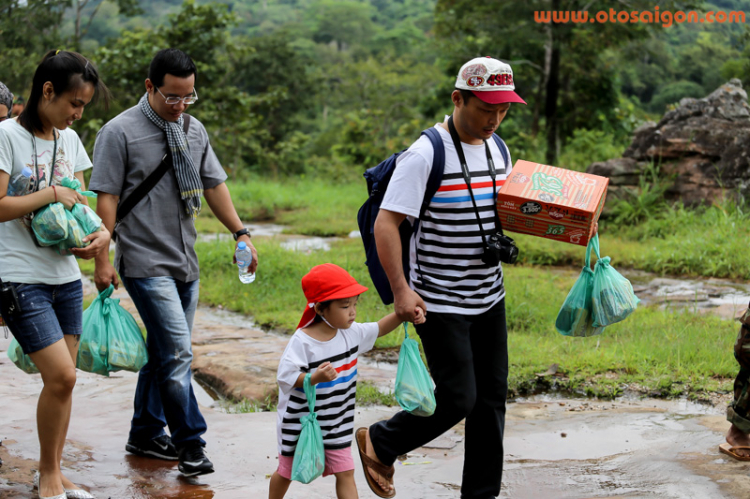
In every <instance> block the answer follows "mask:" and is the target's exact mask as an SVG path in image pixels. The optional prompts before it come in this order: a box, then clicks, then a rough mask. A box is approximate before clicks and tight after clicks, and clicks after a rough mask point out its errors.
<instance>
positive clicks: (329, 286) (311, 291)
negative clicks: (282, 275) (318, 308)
mask: <svg viewBox="0 0 750 499" xmlns="http://www.w3.org/2000/svg"><path fill="white" fill-rule="evenodd" d="M302 291H303V292H304V293H305V298H307V308H306V309H305V312H304V313H303V314H302V319H300V321H299V324H298V325H297V329H300V328H303V327H307V326H309V325H310V323H311V322H312V321H313V319H315V308H314V307H315V304H316V303H320V302H324V301H328V300H342V299H344V298H352V297H354V296H357V295H361V294H362V293H364V292H365V291H367V288H366V287H364V286H362V285H361V284H360V283H358V282H357V280H356V279H354V278H353V277H352V276H351V275H349V272H347V271H346V270H344V269H342V268H341V267H339V266H338V265H334V264H332V263H324V264H322V265H316V266H315V267H313V268H312V269H310V272H308V273H307V274H306V275H305V276H304V277H303V278H302Z"/></svg>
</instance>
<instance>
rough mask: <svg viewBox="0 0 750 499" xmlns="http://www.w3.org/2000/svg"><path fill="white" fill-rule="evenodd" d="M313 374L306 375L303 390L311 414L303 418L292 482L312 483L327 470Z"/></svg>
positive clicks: (295, 453) (295, 454)
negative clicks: (316, 407)
mask: <svg viewBox="0 0 750 499" xmlns="http://www.w3.org/2000/svg"><path fill="white" fill-rule="evenodd" d="M311 376H312V374H310V373H307V374H306V375H305V381H304V383H303V388H304V390H305V397H307V406H308V408H309V410H310V413H309V414H307V415H306V416H302V418H301V419H300V422H301V423H302V432H301V433H300V434H299V440H297V447H296V448H295V449H294V461H293V462H292V480H296V481H298V482H302V483H310V482H312V481H313V480H315V479H316V478H318V477H319V476H320V475H322V474H323V469H325V449H324V448H323V432H322V431H321V430H320V423H318V414H317V413H316V412H315V387H314V386H312V385H311V384H310V377H311Z"/></svg>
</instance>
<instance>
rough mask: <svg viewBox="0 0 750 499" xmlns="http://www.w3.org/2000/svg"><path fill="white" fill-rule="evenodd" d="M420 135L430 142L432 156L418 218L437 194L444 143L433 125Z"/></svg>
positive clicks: (442, 163) (440, 177)
mask: <svg viewBox="0 0 750 499" xmlns="http://www.w3.org/2000/svg"><path fill="white" fill-rule="evenodd" d="M422 135H426V136H427V138H428V139H430V142H431V143H432V149H433V156H432V169H431V170H430V176H429V178H428V179H427V188H426V189H425V192H424V200H422V207H421V208H420V209H419V218H422V215H424V212H425V210H426V209H427V207H428V206H429V205H430V201H432V198H433V197H435V194H437V191H438V189H440V184H441V183H442V181H443V171H444V170H445V145H443V138H442V137H441V136H440V132H438V131H437V130H436V129H435V127H431V128H428V129H427V130H425V131H424V132H422ZM418 223H419V221H417V223H415V224H414V225H415V228H414V231H415V232H416V226H417V224H418Z"/></svg>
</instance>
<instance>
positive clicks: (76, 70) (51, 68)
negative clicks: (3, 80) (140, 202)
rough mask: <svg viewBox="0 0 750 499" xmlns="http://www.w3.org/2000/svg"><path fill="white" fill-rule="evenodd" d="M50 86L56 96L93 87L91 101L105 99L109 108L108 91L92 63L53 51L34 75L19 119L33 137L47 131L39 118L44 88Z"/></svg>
mask: <svg viewBox="0 0 750 499" xmlns="http://www.w3.org/2000/svg"><path fill="white" fill-rule="evenodd" d="M47 82H50V83H52V88H53V89H54V91H55V95H56V96H60V95H62V94H64V93H65V92H67V91H68V90H70V89H71V88H76V87H80V86H81V85H83V84H84V83H91V84H92V85H93V86H94V98H93V99H92V100H93V101H97V100H99V98H103V99H104V104H105V106H109V97H110V96H109V90H108V89H107V86H106V85H105V84H104V82H103V81H102V80H101V79H100V78H99V71H98V70H97V69H96V66H94V63H93V62H91V61H89V60H88V59H86V58H85V57H83V56H82V55H81V54H79V53H77V52H70V51H67V50H50V51H49V52H47V54H46V55H45V56H44V58H43V59H42V62H41V63H40V64H39V66H37V68H36V72H34V79H33V81H32V83H31V94H30V95H29V100H28V102H27V103H26V107H25V108H24V109H23V111H22V112H21V114H20V115H19V116H18V122H19V123H20V124H21V125H22V126H23V127H24V128H25V129H26V130H28V131H29V132H30V133H32V134H33V133H34V131H35V130H36V131H38V132H43V131H44V129H43V126H42V119H41V118H40V117H39V101H41V100H42V96H43V93H44V92H43V91H44V84H45V83H47Z"/></svg>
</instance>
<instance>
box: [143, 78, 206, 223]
mask: <svg viewBox="0 0 750 499" xmlns="http://www.w3.org/2000/svg"><path fill="white" fill-rule="evenodd" d="M138 105H139V106H140V108H141V111H143V114H145V115H146V117H147V118H148V119H149V120H151V123H153V124H154V125H156V126H158V127H159V128H160V129H162V130H164V132H165V133H166V134H167V145H168V146H169V152H170V155H171V156H172V166H173V167H174V172H175V175H176V177H177V185H178V187H179V189H180V197H181V198H182V202H183V205H184V206H185V212H186V213H187V214H188V215H190V217H191V218H192V219H193V220H195V217H197V216H198V213H200V211H201V196H202V195H203V182H201V178H200V176H198V172H197V171H196V169H195V165H194V164H193V158H192V157H191V156H190V151H189V149H188V145H187V137H186V136H185V131H184V130H183V129H182V121H183V119H184V118H183V117H182V116H180V117H179V119H178V120H177V121H167V120H165V119H164V118H162V117H161V116H159V115H158V114H156V112H155V111H154V109H153V108H152V107H151V104H149V103H148V92H146V94H144V95H143V97H141V100H140V102H139V103H138Z"/></svg>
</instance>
